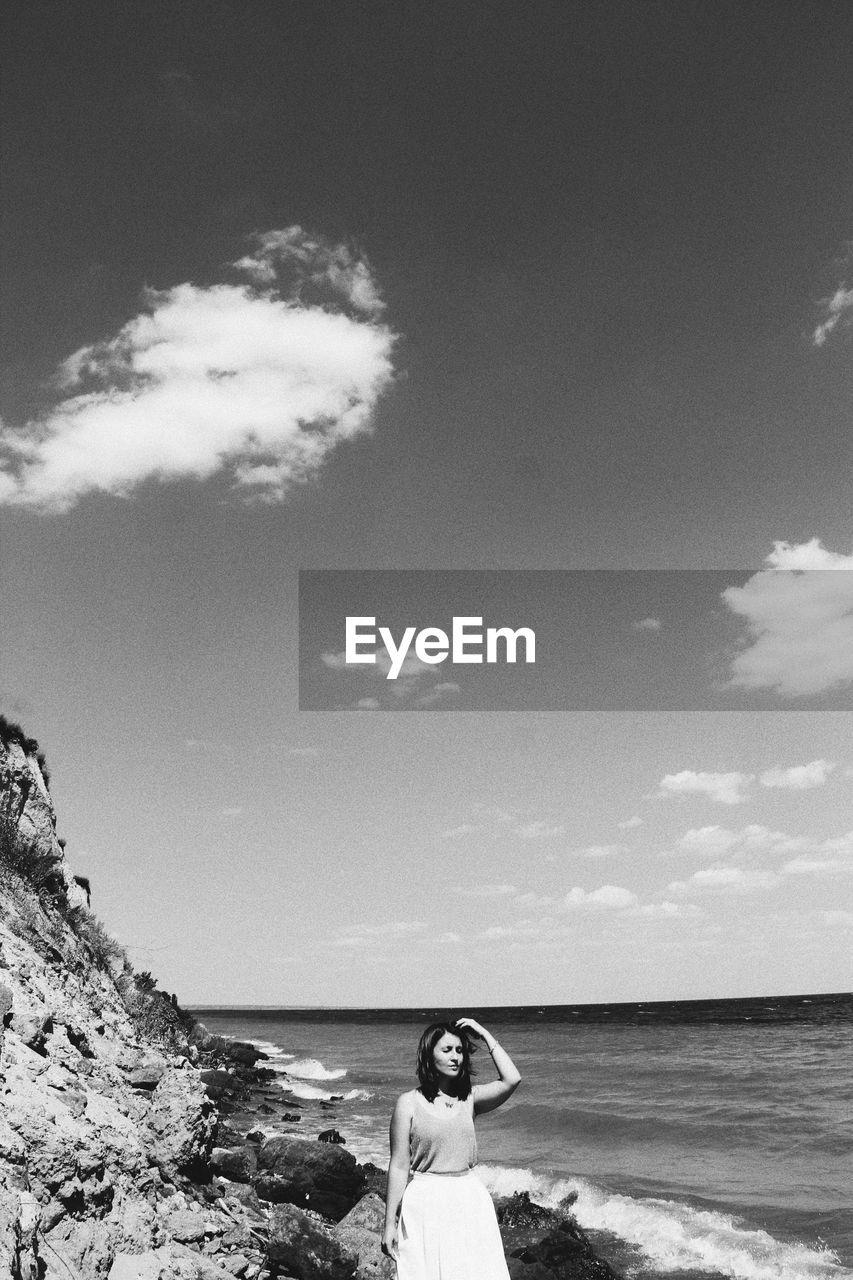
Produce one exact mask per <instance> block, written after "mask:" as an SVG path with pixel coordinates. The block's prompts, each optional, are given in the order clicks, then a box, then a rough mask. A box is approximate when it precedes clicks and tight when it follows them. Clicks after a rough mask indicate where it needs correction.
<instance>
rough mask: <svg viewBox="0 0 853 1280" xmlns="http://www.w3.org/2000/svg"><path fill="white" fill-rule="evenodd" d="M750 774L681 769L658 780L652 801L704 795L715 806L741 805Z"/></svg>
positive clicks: (751, 776) (750, 778)
mask: <svg viewBox="0 0 853 1280" xmlns="http://www.w3.org/2000/svg"><path fill="white" fill-rule="evenodd" d="M753 778H754V775H753V774H751V773H738V772H736V771H731V772H729V773H707V772H703V771H699V772H696V771H695V770H693V769H682V770H681V772H680V773H667V774H665V775H664V777H663V778H661V780H660V786H659V788H658V790H657V792H655V793H654V796H653V798H654V799H667V798H669V797H671V796H685V795H704V796H706V797H707V798H708V799H709V800H713V801H715V802H716V803H717V804H743V802H744V801H745V800H746V796H745V795H744V790H745V788H746V787H748V786H749V784H750V783H751V782H752V781H753Z"/></svg>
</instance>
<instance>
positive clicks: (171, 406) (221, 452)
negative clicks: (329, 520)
mask: <svg viewBox="0 0 853 1280" xmlns="http://www.w3.org/2000/svg"><path fill="white" fill-rule="evenodd" d="M273 242H275V243H273ZM236 265H237V266H238V267H239V269H240V271H241V272H243V273H244V274H247V275H248V276H249V277H250V279H251V283H248V284H214V285H209V286H204V285H194V284H190V283H185V284H179V285H175V286H174V287H173V288H170V289H165V290H162V291H154V290H150V291H148V292H147V293H146V295H145V298H144V309H143V310H142V311H141V313H140V314H139V315H137V316H135V317H134V318H133V319H132V320H129V321H128V323H127V324H125V325H124V327H123V328H122V329H121V330H120V331H119V332H118V333H117V334H116V335H115V336H114V337H113V338H110V339H107V340H105V341H103V342H98V343H96V344H94V345H92V346H88V347H83V348H81V349H80V350H79V351H77V352H75V353H74V354H73V355H72V356H70V357H69V358H68V359H67V360H66V361H65V362H64V364H63V365H62V366H61V368H60V371H59V375H58V379H57V384H58V387H59V388H60V390H61V391H62V392H64V393H65V395H64V397H63V398H62V399H61V400H60V401H59V402H58V403H57V404H56V406H55V407H54V408H53V409H52V410H51V411H49V412H48V413H46V414H45V415H44V416H43V417H42V418H40V419H38V420H36V421H34V422H30V423H28V424H26V425H25V426H23V427H21V428H19V429H13V428H10V427H5V428H3V430H2V432H0V456H3V457H4V458H5V461H4V462H3V466H2V469H0V502H6V503H9V504H13V505H19V506H28V507H32V508H35V509H37V510H40V511H64V510H67V509H68V508H70V507H72V506H73V505H74V504H75V503H76V502H77V501H79V500H80V499H81V498H82V497H83V496H84V495H85V494H87V493H92V492H95V491H99V492H104V493H109V494H114V495H118V496H121V497H127V496H128V495H130V494H131V493H132V492H133V491H134V490H135V489H136V488H137V487H138V486H139V485H140V484H142V483H143V482H144V481H147V480H156V481H158V482H166V481H174V480H194V481H204V480H209V479H211V478H213V477H219V478H223V479H225V480H226V481H227V482H228V483H229V484H230V486H231V487H232V489H233V490H234V491H235V492H236V493H238V494H239V495H240V496H241V497H242V498H244V499H245V500H254V501H262V502H276V501H279V500H281V499H282V497H283V496H284V494H285V493H286V491H287V489H288V488H289V486H291V485H292V484H293V483H295V482H298V481H300V480H303V479H305V478H307V477H309V476H311V475H313V474H314V473H315V472H316V470H317V469H318V467H319V466H320V465H321V463H322V462H323V460H324V459H325V458H326V456H327V455H328V454H329V452H330V451H331V450H332V449H333V448H334V447H335V446H336V445H337V444H338V443H339V442H340V441H342V440H346V439H351V438H352V437H354V436H358V435H361V434H364V433H365V432H366V431H368V430H369V429H370V423H371V415H372V412H373V410H374V408H375V406H376V403H377V401H378V399H379V397H380V395H381V394H382V392H383V391H384V390H385V389H386V388H387V386H388V385H389V383H390V380H391V374H392V365H391V353H392V348H393V344H394V335H393V334H392V332H391V331H390V329H388V328H387V327H386V326H384V325H381V324H379V323H377V322H376V320H375V316H376V314H377V313H378V310H379V307H380V300H379V296H378V293H377V291H376V286H375V284H374V283H373V279H372V276H371V274H370V269H369V267H368V265H367V263H366V262H365V261H364V260H363V259H357V258H355V257H354V256H353V255H352V253H351V252H350V251H349V250H346V249H343V248H342V247H341V246H329V245H326V244H323V243H322V242H321V241H319V240H316V239H311V238H310V237H308V236H307V235H305V233H304V232H302V231H301V229H300V228H298V227H291V228H289V229H287V230H286V231H282V232H269V233H267V234H266V235H265V236H260V237H257V238H256V248H255V251H254V253H252V254H250V255H248V256H247V257H245V258H243V259H241V260H240V262H239V263H238V264H236ZM285 267H287V268H288V269H290V270H291V272H292V273H293V274H294V276H295V279H294V280H293V281H291V282H289V284H288V285H287V286H286V287H285V286H284V285H283V284H282V283H281V275H282V274H283V271H284V268H285ZM307 285H310V286H312V287H314V288H318V289H319V288H321V287H322V288H324V289H325V290H326V291H327V293H328V294H330V295H333V297H334V301H335V305H334V307H333V306H332V304H331V296H330V297H327V298H326V299H325V305H321V299H319V298H318V300H317V301H314V302H311V303H309V302H306V301H304V300H303V294H304V293H305V289H306V286H307Z"/></svg>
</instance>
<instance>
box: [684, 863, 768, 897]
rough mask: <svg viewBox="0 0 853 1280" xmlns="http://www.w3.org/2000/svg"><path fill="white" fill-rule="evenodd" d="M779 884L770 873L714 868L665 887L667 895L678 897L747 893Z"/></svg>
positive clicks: (722, 867) (695, 873)
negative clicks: (694, 894) (697, 893)
mask: <svg viewBox="0 0 853 1280" xmlns="http://www.w3.org/2000/svg"><path fill="white" fill-rule="evenodd" d="M778 882H779V880H778V876H776V875H774V874H773V872H772V871H755V870H750V869H744V868H743V867H732V866H716V867H706V868H705V869H704V870H703V871H696V872H694V873H693V875H692V876H691V877H690V879H689V880H673V882H672V883H671V884H669V885H667V893H672V894H675V895H676V896H680V895H681V894H689V893H693V892H697V891H702V890H713V891H717V892H723V893H749V892H751V891H753V890H757V889H772V888H773V887H774V886H775V885H777V884H778Z"/></svg>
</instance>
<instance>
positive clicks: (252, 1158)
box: [210, 1146, 258, 1182]
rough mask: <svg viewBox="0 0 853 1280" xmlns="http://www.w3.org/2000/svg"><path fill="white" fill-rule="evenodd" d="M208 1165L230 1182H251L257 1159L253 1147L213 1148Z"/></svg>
mask: <svg viewBox="0 0 853 1280" xmlns="http://www.w3.org/2000/svg"><path fill="white" fill-rule="evenodd" d="M210 1165H211V1168H212V1169H214V1170H215V1171H216V1173H221V1174H222V1176H223V1177H225V1178H230V1179H231V1181H232V1182H251V1180H252V1178H253V1177H254V1175H255V1174H256V1173H257V1169H258V1157H257V1153H256V1152H255V1149H254V1147H249V1146H245V1147H214V1148H213V1150H212V1151H211V1153H210Z"/></svg>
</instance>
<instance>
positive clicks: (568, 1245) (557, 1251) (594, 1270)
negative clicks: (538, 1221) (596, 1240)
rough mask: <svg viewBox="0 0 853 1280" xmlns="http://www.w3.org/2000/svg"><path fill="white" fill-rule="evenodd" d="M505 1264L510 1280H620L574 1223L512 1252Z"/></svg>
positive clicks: (558, 1227)
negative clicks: (506, 1264) (507, 1266)
mask: <svg viewBox="0 0 853 1280" xmlns="http://www.w3.org/2000/svg"><path fill="white" fill-rule="evenodd" d="M507 1263H508V1265H509V1273H510V1276H511V1280H619V1277H618V1275H617V1273H616V1272H615V1271H614V1270H613V1268H612V1267H611V1266H610V1265H609V1264H608V1263H606V1262H604V1261H603V1260H602V1259H601V1258H599V1257H597V1256H596V1254H595V1252H594V1250H593V1248H592V1245H591V1244H590V1242H589V1240H588V1239H587V1237H586V1235H585V1234H584V1233H583V1231H581V1229H580V1227H579V1226H578V1225H577V1223H576V1222H575V1221H574V1220H573V1219H568V1220H566V1221H563V1222H561V1223H559V1224H558V1225H557V1226H556V1227H554V1228H553V1230H551V1231H549V1232H548V1234H547V1235H545V1236H543V1237H542V1239H541V1240H538V1241H536V1243H535V1244H528V1245H524V1246H521V1247H519V1248H516V1249H513V1250H512V1252H511V1253H510V1254H509V1256H508V1258H507Z"/></svg>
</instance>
